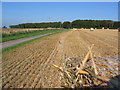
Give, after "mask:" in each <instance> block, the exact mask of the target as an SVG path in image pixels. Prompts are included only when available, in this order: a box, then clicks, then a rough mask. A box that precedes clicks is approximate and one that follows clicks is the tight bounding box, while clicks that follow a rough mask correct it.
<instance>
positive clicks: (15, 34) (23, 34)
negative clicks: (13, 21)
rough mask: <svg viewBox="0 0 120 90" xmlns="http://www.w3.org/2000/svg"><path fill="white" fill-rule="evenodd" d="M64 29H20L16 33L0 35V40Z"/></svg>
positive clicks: (4, 40)
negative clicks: (0, 37) (0, 38)
mask: <svg viewBox="0 0 120 90" xmlns="http://www.w3.org/2000/svg"><path fill="white" fill-rule="evenodd" d="M65 30H66V29H55V30H35V31H22V32H17V33H11V34H3V35H2V42H6V41H10V40H16V39H20V38H25V37H32V36H36V35H40V34H45V33H49V32H52V33H53V32H58V31H65Z"/></svg>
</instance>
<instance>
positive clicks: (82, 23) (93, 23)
mask: <svg viewBox="0 0 120 90" xmlns="http://www.w3.org/2000/svg"><path fill="white" fill-rule="evenodd" d="M49 27H51V28H91V27H93V28H102V27H104V28H114V29H117V28H119V27H120V22H118V21H116V22H114V21H111V20H75V21H73V22H69V21H66V22H63V23H62V22H47V23H23V24H18V25H11V26H10V28H49Z"/></svg>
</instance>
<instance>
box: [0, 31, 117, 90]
mask: <svg viewBox="0 0 120 90" xmlns="http://www.w3.org/2000/svg"><path fill="white" fill-rule="evenodd" d="M92 44H94V45H95V46H94V48H93V50H92V53H93V55H94V57H114V56H115V57H116V56H117V55H118V31H117V30H114V31H113V30H94V31H92V32H91V31H90V30H77V31H72V30H71V31H66V32H63V33H59V34H56V35H53V36H50V37H47V38H44V39H40V40H36V41H33V42H31V43H28V44H26V45H23V46H21V47H18V48H16V49H13V50H10V51H8V52H5V53H3V59H2V65H3V66H2V75H3V77H2V79H3V85H2V86H3V87H4V88H8V87H11V88H40V87H44V88H46V87H47V88H49V87H53V88H55V87H58V88H59V87H61V82H62V78H61V74H60V73H59V71H58V70H56V68H54V67H52V66H51V64H56V65H58V66H62V65H63V62H64V60H65V59H66V58H68V57H84V56H85V55H86V53H87V52H88V48H90V46H91V45H92ZM97 62H99V63H98V64H100V62H101V61H97ZM109 66H111V65H110V64H109ZM113 76H114V75H113Z"/></svg>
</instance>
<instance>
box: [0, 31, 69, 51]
mask: <svg viewBox="0 0 120 90" xmlns="http://www.w3.org/2000/svg"><path fill="white" fill-rule="evenodd" d="M65 31H68V30H64V31H58V32H54V33H52V34H49V35H46V36H43V37H39V38H35V39H32V40H29V41H25V42H23V43H20V44H17V45H14V46H12V47H7V48H3V49H2V50H0V53H4V52H6V51H9V50H11V49H15V48H17V47H19V46H22V45H25V44H27V43H30V42H32V41H35V40H38V39H42V38H45V37H48V36H51V35H55V34H58V33H61V32H65Z"/></svg>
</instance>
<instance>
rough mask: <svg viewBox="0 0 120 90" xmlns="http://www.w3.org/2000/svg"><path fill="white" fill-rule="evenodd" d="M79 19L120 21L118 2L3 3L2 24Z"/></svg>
mask: <svg viewBox="0 0 120 90" xmlns="http://www.w3.org/2000/svg"><path fill="white" fill-rule="evenodd" d="M77 19H92V20H113V21H118V2H3V3H2V26H9V25H16V24H21V23H39V22H54V21H57V22H58V21H61V22H64V21H73V20H77Z"/></svg>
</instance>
